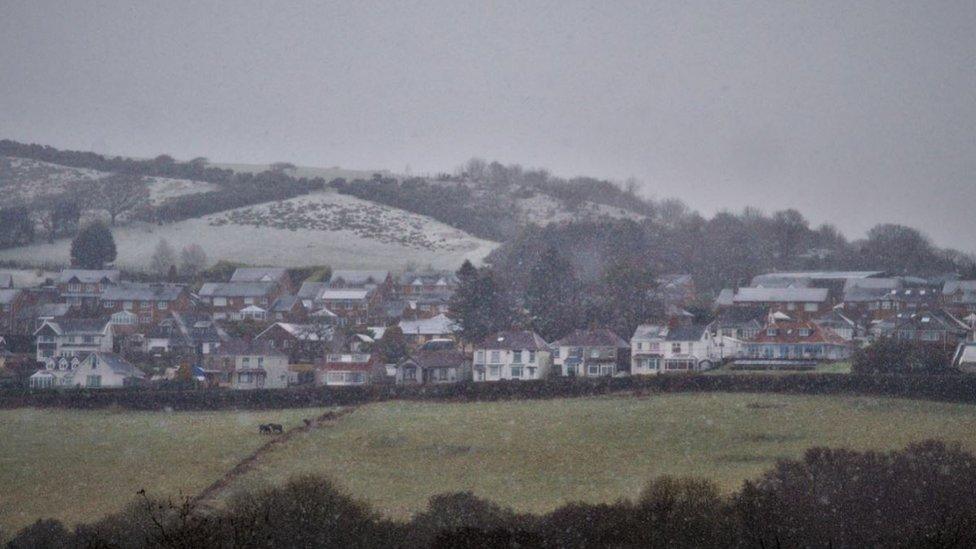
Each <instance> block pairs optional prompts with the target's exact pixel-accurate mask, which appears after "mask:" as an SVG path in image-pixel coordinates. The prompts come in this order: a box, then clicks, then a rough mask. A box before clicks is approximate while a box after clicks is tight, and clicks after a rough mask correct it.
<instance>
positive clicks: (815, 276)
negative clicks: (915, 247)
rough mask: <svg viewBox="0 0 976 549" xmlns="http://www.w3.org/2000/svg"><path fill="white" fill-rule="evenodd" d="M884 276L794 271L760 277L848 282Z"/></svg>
mask: <svg viewBox="0 0 976 549" xmlns="http://www.w3.org/2000/svg"><path fill="white" fill-rule="evenodd" d="M884 274H885V273H884V271H793V272H784V273H766V274H763V275H759V276H760V277H763V276H768V277H775V278H809V279H812V280H846V279H849V278H875V277H879V276H883V275H884ZM753 280H755V279H753Z"/></svg>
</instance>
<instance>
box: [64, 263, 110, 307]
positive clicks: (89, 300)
mask: <svg viewBox="0 0 976 549" xmlns="http://www.w3.org/2000/svg"><path fill="white" fill-rule="evenodd" d="M118 283H119V271H118V270H115V269H105V270H88V269H65V270H63V271H61V274H60V276H59V277H58V280H57V288H58V293H59V294H60V296H61V300H62V301H63V302H65V303H67V304H68V305H70V306H71V307H73V308H74V307H83V308H88V309H94V308H95V307H97V305H98V299H99V297H100V296H101V295H102V292H103V291H104V290H105V288H107V287H109V286H112V285H114V284H118Z"/></svg>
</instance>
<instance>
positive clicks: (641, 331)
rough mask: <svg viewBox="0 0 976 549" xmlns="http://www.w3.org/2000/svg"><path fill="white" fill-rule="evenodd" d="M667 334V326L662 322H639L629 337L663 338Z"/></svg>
mask: <svg viewBox="0 0 976 549" xmlns="http://www.w3.org/2000/svg"><path fill="white" fill-rule="evenodd" d="M667 335H668V327H667V326H665V325H664V324H641V325H640V326H638V327H637V329H636V330H634V335H633V336H632V337H631V339H663V338H664V337H665V336H667Z"/></svg>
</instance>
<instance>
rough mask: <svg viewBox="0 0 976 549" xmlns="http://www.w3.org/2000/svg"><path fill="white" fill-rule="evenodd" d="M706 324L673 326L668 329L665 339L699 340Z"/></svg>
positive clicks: (705, 328)
mask: <svg viewBox="0 0 976 549" xmlns="http://www.w3.org/2000/svg"><path fill="white" fill-rule="evenodd" d="M707 329H708V326H706V325H705V324H691V325H685V326H680V325H679V326H675V327H674V328H670V329H669V330H668V334H667V336H665V340H667V341H701V338H702V336H704V335H705V330H707Z"/></svg>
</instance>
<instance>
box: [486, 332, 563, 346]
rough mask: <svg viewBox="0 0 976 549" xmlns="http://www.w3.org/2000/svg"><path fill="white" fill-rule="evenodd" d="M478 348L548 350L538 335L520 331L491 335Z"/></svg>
mask: <svg viewBox="0 0 976 549" xmlns="http://www.w3.org/2000/svg"><path fill="white" fill-rule="evenodd" d="M480 348H481V349H490V350H513V351H519V350H526V351H544V350H546V349H548V348H549V345H548V344H547V343H546V341H545V340H544V339H542V338H541V337H540V336H539V334H537V333H535V332H532V331H529V330H521V331H508V332H498V333H496V334H492V335H490V336H488V337H487V338H485V340H484V342H482V344H481V345H480Z"/></svg>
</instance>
